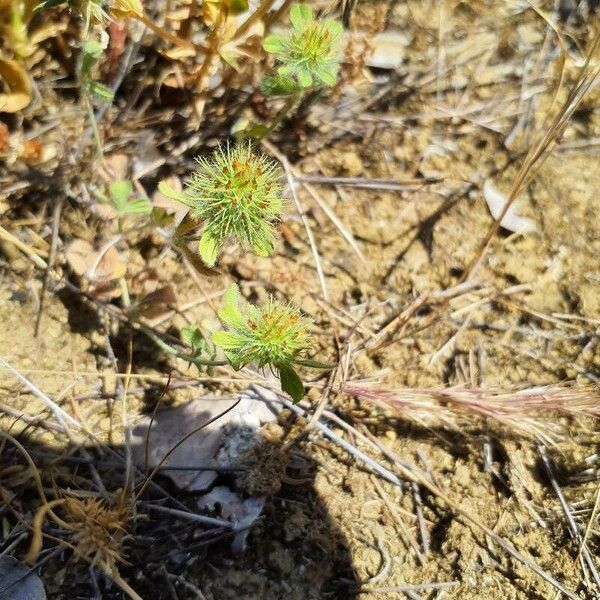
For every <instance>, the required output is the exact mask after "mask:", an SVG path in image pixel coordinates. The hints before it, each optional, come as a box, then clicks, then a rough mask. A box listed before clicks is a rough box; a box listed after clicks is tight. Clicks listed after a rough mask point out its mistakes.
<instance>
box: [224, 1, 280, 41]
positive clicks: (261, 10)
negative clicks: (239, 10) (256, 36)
mask: <svg viewBox="0 0 600 600" xmlns="http://www.w3.org/2000/svg"><path fill="white" fill-rule="evenodd" d="M273 2H274V0H263V2H262V4H261V5H260V6H259V7H258V8H257V9H256V10H255V11H254V12H253V13H252V14H251V15H250V16H249V17H248V18H247V19H246V20H245V21H244V22H243V23H242V24H241V25H240V26H239V28H238V30H237V31H236V32H235V33H234V34H233V38H232V39H234V40H237V39H238V38H239V37H241V36H242V35H244V33H246V32H247V31H248V30H249V29H250V27H252V25H254V23H256V21H258V19H261V18H262V17H263V16H264V15H265V14H266V13H267V11H268V10H269V9H270V8H271V6H272V5H273Z"/></svg>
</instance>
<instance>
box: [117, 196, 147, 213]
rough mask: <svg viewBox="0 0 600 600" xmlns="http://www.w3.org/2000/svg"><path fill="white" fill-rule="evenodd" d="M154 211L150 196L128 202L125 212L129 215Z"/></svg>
mask: <svg viewBox="0 0 600 600" xmlns="http://www.w3.org/2000/svg"><path fill="white" fill-rule="evenodd" d="M150 212H152V204H151V203H150V201H149V200H148V198H136V199H135V200H131V202H128V203H127V206H126V207H125V210H123V213H124V214H128V215H145V214H148V213H150Z"/></svg>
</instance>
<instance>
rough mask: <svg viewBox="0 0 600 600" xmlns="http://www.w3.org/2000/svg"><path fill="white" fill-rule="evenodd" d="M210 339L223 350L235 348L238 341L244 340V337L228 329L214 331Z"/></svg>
mask: <svg viewBox="0 0 600 600" xmlns="http://www.w3.org/2000/svg"><path fill="white" fill-rule="evenodd" d="M212 340H213V343H214V344H215V346H219V348H222V349H223V350H235V349H236V348H237V347H238V346H239V345H240V342H243V341H244V338H243V337H241V336H240V335H238V334H237V333H231V332H230V331H215V332H214V333H213V335H212Z"/></svg>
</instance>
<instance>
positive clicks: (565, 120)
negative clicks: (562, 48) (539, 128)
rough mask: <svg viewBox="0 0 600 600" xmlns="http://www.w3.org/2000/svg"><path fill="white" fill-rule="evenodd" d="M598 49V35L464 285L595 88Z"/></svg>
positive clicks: (598, 70) (525, 164)
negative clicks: (518, 199) (582, 102)
mask: <svg viewBox="0 0 600 600" xmlns="http://www.w3.org/2000/svg"><path fill="white" fill-rule="evenodd" d="M599 48H600V34H597V35H596V37H595V39H594V40H593V42H592V45H591V47H590V51H589V52H588V55H587V58H586V61H585V63H584V65H583V66H582V67H581V70H580V71H579V77H578V78H577V81H576V82H575V85H574V86H573V88H572V89H571V91H570V93H569V94H568V96H567V99H566V100H565V102H564V103H563V105H562V106H561V107H560V108H559V109H558V110H557V112H556V113H555V115H554V116H553V118H552V120H551V121H550V124H549V125H548V127H547V129H546V130H545V131H544V132H543V133H542V135H541V136H540V138H539V140H538V141H537V142H536V143H535V144H534V145H533V146H532V147H531V148H530V150H529V152H528V153H527V155H526V157H525V160H524V161H523V164H522V165H521V168H520V169H519V172H518V173H517V175H516V177H515V181H514V183H513V185H512V188H511V190H510V193H509V195H508V198H507V200H506V203H505V204H504V207H503V209H502V211H501V212H500V214H499V215H498V217H497V218H496V219H495V220H494V223H493V224H492V226H491V227H490V229H489V231H488V232H487V234H486V236H485V238H484V239H483V241H482V242H481V244H480V246H479V248H478V249H477V251H476V253H475V256H474V257H473V258H472V259H471V261H470V263H469V264H468V266H467V267H466V269H465V270H464V272H463V274H462V277H461V281H466V280H467V279H469V277H471V275H472V273H473V271H474V270H475V269H476V268H477V266H478V265H479V263H480V261H481V259H482V258H483V256H484V254H485V252H486V250H487V248H488V246H489V245H490V242H491V241H492V239H493V237H494V236H495V235H496V233H497V232H498V230H499V229H500V223H502V220H503V219H504V217H505V216H506V214H507V213H508V210H509V209H510V207H511V206H512V204H513V203H514V202H515V200H516V199H517V197H518V196H519V193H520V192H521V190H522V189H523V187H524V186H525V185H526V183H527V182H528V181H530V179H531V178H532V177H533V175H534V174H535V172H536V170H537V169H539V167H540V166H541V165H542V163H543V162H544V160H545V159H546V158H547V157H548V156H549V154H550V152H551V151H552V150H553V149H554V147H555V146H556V144H557V143H558V141H559V140H560V137H561V136H562V134H563V133H564V131H565V129H566V127H567V125H568V124H569V121H570V119H571V117H572V116H573V114H574V113H575V111H576V110H577V107H578V106H579V105H580V103H581V101H582V100H583V98H584V97H585V96H586V94H587V93H588V92H589V91H590V89H591V88H592V87H593V86H594V85H595V84H596V82H597V80H598V77H600V66H598V63H597V60H596V58H597V53H598V49H599ZM561 77H562V76H561Z"/></svg>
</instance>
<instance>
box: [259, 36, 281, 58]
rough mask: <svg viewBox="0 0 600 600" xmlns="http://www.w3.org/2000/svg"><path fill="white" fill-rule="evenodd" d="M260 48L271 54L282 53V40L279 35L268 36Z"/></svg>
mask: <svg viewBox="0 0 600 600" xmlns="http://www.w3.org/2000/svg"><path fill="white" fill-rule="evenodd" d="M262 47H263V48H264V49H265V50H266V51H267V52H270V53H271V54H274V53H276V52H282V51H283V49H284V43H283V38H282V37H281V36H279V35H269V36H267V37H266V38H265V39H264V40H263V43H262Z"/></svg>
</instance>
